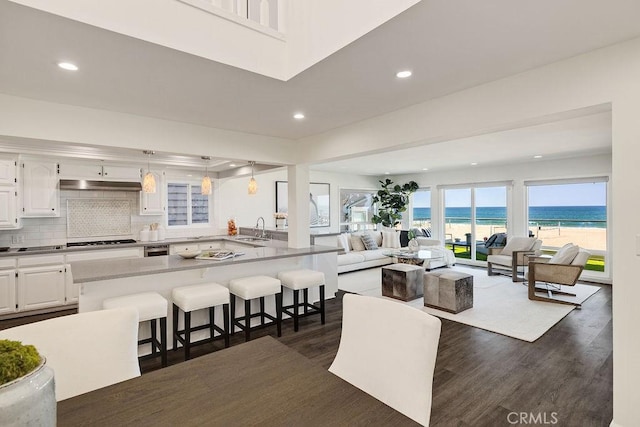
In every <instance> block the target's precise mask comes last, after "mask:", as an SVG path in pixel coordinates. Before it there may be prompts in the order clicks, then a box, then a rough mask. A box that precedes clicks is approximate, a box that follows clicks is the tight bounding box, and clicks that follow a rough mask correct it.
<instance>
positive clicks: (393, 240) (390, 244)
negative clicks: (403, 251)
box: [382, 231, 400, 249]
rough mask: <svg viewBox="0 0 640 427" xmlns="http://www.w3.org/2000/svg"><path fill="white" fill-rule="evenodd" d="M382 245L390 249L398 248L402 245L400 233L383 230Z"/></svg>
mask: <svg viewBox="0 0 640 427" xmlns="http://www.w3.org/2000/svg"><path fill="white" fill-rule="evenodd" d="M382 247H383V248H389V249H398V248H399V247H400V233H397V232H395V231H383V232H382Z"/></svg>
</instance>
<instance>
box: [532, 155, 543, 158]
mask: <svg viewBox="0 0 640 427" xmlns="http://www.w3.org/2000/svg"><path fill="white" fill-rule="evenodd" d="M533 158H534V159H541V158H542V156H541V155H540V154H536V155H535V156H533Z"/></svg>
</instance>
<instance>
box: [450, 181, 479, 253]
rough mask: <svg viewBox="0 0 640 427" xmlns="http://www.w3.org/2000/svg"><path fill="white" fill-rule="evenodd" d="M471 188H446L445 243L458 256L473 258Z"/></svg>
mask: <svg viewBox="0 0 640 427" xmlns="http://www.w3.org/2000/svg"><path fill="white" fill-rule="evenodd" d="M471 206H472V203H471V188H453V189H447V190H444V234H445V245H446V246H447V247H448V248H449V249H452V250H453V252H454V253H455V255H456V258H466V259H470V258H471V250H472V246H473V241H474V239H473V232H472V227H471V224H472V223H473V222H472V218H471V212H472V209H471Z"/></svg>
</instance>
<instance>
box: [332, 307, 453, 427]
mask: <svg viewBox="0 0 640 427" xmlns="http://www.w3.org/2000/svg"><path fill="white" fill-rule="evenodd" d="M342 305H343V317H342V336H341V337H340V347H339V348H338V354H337V355H336V358H335V359H334V361H333V364H332V365H331V367H330V368H329V371H330V372H332V373H334V374H335V375H337V376H339V377H340V378H342V379H344V380H345V381H347V382H349V383H351V384H353V385H354V386H356V387H358V388H359V389H361V390H363V391H365V392H367V393H368V394H370V395H371V396H373V397H375V398H376V399H378V400H380V401H382V402H383V403H385V404H387V405H389V406H391V407H392V408H394V409H395V410H397V411H399V412H401V413H403V414H404V415H406V416H408V417H409V418H411V419H413V420H414V421H416V422H418V423H420V424H422V425H429V418H430V416H431V390H432V383H433V371H434V368H435V364H436V353H437V350H438V341H439V340H440V326H441V322H440V319H438V318H437V317H434V316H431V315H430V314H427V313H425V312H423V311H421V310H418V309H416V308H413V307H409V306H406V305H404V304H402V303H399V302H396V301H391V300H386V299H382V298H374V297H367V296H361V295H354V294H346V295H345V296H344V299H343V303H342Z"/></svg>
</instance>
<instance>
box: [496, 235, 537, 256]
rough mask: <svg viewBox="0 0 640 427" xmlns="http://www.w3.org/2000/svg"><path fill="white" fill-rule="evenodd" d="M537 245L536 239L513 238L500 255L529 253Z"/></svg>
mask: <svg viewBox="0 0 640 427" xmlns="http://www.w3.org/2000/svg"><path fill="white" fill-rule="evenodd" d="M535 243H536V239H535V237H512V238H511V239H509V241H508V242H507V245H506V246H505V247H504V249H502V252H500V255H507V256H512V255H513V252H519V251H528V250H531V248H533V245H534V244H535Z"/></svg>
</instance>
